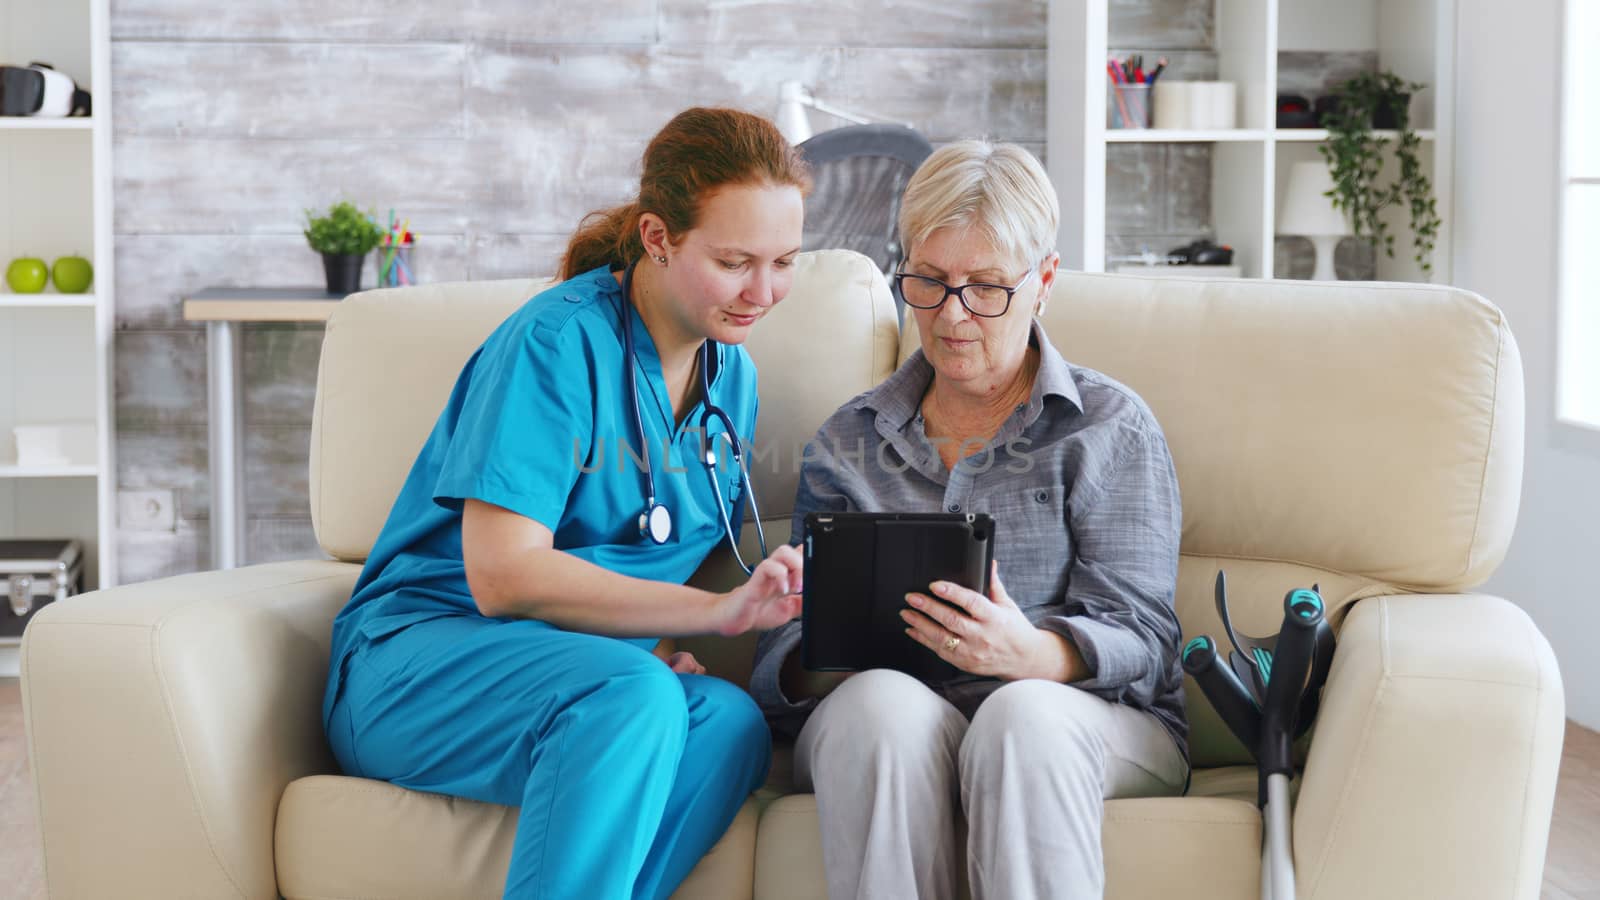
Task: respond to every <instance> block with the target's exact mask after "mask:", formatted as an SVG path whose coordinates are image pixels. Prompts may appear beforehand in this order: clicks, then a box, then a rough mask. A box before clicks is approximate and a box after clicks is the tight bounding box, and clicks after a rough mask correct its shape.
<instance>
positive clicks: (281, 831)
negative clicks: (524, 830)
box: [274, 775, 757, 900]
mask: <svg viewBox="0 0 1600 900" xmlns="http://www.w3.org/2000/svg"><path fill="white" fill-rule="evenodd" d="M756 815H757V813H756V804H755V802H754V801H750V802H747V803H746V804H745V806H744V808H743V809H741V810H740V811H739V813H738V815H737V816H735V817H734V820H733V824H732V825H731V826H729V828H728V831H727V833H726V834H724V835H723V836H722V840H720V841H718V842H717V844H716V846H714V847H712V848H711V851H710V852H709V853H707V854H706V855H705V856H704V857H702V858H701V860H700V862H699V864H697V865H696V866H695V868H694V871H692V872H690V873H689V878H688V879H687V880H686V881H685V882H684V883H683V885H682V886H680V887H679V889H678V890H677V891H676V892H675V893H674V894H673V897H677V898H694V900H749V898H750V887H751V883H752V881H753V879H754V877H755V874H754V871H753V870H752V858H753V856H754V854H755V840H756ZM516 826H517V811H516V809H515V808H513V807H509V806H499V805H496V804H493V803H479V802H477V801H474V800H461V799H458V798H454V797H447V796H444V795H442V794H428V793H423V792H421V791H410V790H406V789H405V788H401V787H396V786H394V785H392V784H389V783H387V782H383V781H370V780H368V779H365V778H347V777H344V776H337V775H317V776H312V777H309V778H301V779H299V780H297V781H294V782H292V783H290V785H289V787H288V789H287V790H285V791H284V793H283V799H282V800H281V801H280V802H279V804H278V823H277V841H276V845H275V848H274V854H275V856H276V861H277V867H278V890H279V892H280V893H282V895H283V896H284V898H285V900H330V898H357V897H382V898H385V900H406V898H415V900H439V898H441V897H449V898H452V900H471V898H475V897H482V898H485V900H489V898H498V897H500V895H501V892H502V891H503V890H504V887H505V876H506V868H507V867H508V866H509V865H510V863H511V845H512V841H513V839H514V838H515V836H516Z"/></svg>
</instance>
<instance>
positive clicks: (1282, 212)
mask: <svg viewBox="0 0 1600 900" xmlns="http://www.w3.org/2000/svg"><path fill="white" fill-rule="evenodd" d="M1331 190H1333V176H1332V175H1331V174H1330V173H1329V172H1328V164H1327V163H1326V162H1323V161H1321V160H1311V161H1309V162H1297V163H1295V164H1294V166H1293V167H1291V168H1290V169H1289V183H1288V185H1287V186H1286V187H1285V188H1284V191H1283V204H1282V205H1281V206H1280V207H1279V210H1278V233H1279V234H1303V235H1345V234H1349V233H1350V224H1349V223H1348V222H1346V221H1345V217H1344V213H1342V212H1340V211H1339V210H1337V209H1334V208H1333V199H1332V198H1331V197H1326V196H1324V194H1326V193H1327V192H1329V191H1331Z"/></svg>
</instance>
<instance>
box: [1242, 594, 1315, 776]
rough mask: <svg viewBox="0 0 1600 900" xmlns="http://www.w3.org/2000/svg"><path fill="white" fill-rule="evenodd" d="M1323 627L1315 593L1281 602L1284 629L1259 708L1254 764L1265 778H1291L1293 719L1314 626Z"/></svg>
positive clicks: (1312, 645) (1308, 662)
mask: <svg viewBox="0 0 1600 900" xmlns="http://www.w3.org/2000/svg"><path fill="white" fill-rule="evenodd" d="M1321 624H1322V598H1321V597H1320V596H1318V595H1317V593H1316V592H1315V591H1308V590H1304V589H1300V590H1293V591H1290V592H1289V593H1288V595H1287V596H1285V597H1284V598H1283V628H1281V629H1280V630H1279V631H1278V641H1277V644H1276V646H1274V647H1273V651H1272V670H1271V675H1270V676H1269V677H1268V679H1267V697H1266V702H1265V703H1264V704H1262V707H1261V750H1260V752H1259V754H1258V755H1257V757H1256V761H1257V762H1258V763H1260V765H1261V771H1262V772H1263V773H1265V774H1267V775H1274V774H1283V775H1288V776H1289V777H1291V778H1292V777H1294V763H1293V762H1292V760H1291V758H1290V757H1291V753H1290V747H1291V745H1292V744H1293V742H1294V727H1295V717H1296V716H1297V715H1298V713H1299V711H1300V698H1301V695H1302V694H1303V693H1304V692H1305V687H1306V676H1307V675H1308V674H1310V672H1311V660H1312V656H1313V655H1314V654H1315V652H1316V643H1317V626H1319V625H1321Z"/></svg>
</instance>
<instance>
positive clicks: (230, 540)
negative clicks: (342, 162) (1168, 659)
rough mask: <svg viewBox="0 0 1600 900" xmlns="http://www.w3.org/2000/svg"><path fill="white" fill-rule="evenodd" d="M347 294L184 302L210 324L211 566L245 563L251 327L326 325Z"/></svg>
mask: <svg viewBox="0 0 1600 900" xmlns="http://www.w3.org/2000/svg"><path fill="white" fill-rule="evenodd" d="M344 297H345V295H343V294H330V293H327V292H326V291H323V290H321V289H320V288H315V287H311V288H303V287H302V288H297V287H286V288H217V287H210V288H206V289H204V290H202V291H200V292H198V293H195V294H192V295H190V296H188V297H185V298H184V301H183V318H184V320H185V321H189V322H204V323H206V408H207V411H208V412H209V414H210V419H211V427H210V433H209V435H208V446H209V452H210V469H211V567H212V568H213V569H232V568H234V567H236V566H240V565H243V564H244V537H245V522H244V485H243V483H242V482H241V480H240V478H239V473H240V472H241V471H243V470H244V436H243V435H242V434H240V425H241V421H240V418H239V410H240V408H241V407H242V406H243V402H242V389H243V384H242V381H243V379H242V377H241V371H242V368H241V367H242V362H243V356H244V354H243V353H242V352H241V350H240V340H239V333H240V330H241V327H242V326H243V324H244V323H246V322H326V321H327V320H328V316H330V315H332V314H333V308H334V307H335V306H337V305H338V303H339V301H340V300H343V299H344Z"/></svg>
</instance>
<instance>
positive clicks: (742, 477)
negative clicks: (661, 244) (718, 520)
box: [619, 260, 767, 575]
mask: <svg viewBox="0 0 1600 900" xmlns="http://www.w3.org/2000/svg"><path fill="white" fill-rule="evenodd" d="M637 265H638V261H637V260H635V261H634V262H632V263H629V264H628V268H627V270H626V271H624V272H623V274H622V308H621V309H620V310H619V312H620V313H621V318H622V365H623V368H624V369H625V370H626V371H627V376H628V399H629V400H630V401H631V402H632V404H633V424H634V427H635V428H636V429H637V434H638V437H639V447H640V448H641V450H644V451H645V452H644V458H645V464H644V482H645V499H644V512H642V513H640V514H639V535H640V537H646V538H649V539H650V540H651V541H653V542H655V543H657V544H665V543H666V542H667V541H668V540H671V538H672V511H671V510H669V509H667V507H666V505H665V504H663V503H657V502H656V478H655V474H654V472H653V471H652V470H653V469H654V468H655V467H654V466H652V465H651V464H650V454H649V450H648V446H647V444H646V438H645V434H644V417H643V416H642V415H641V414H640V413H639V382H638V357H637V356H636V355H635V354H634V350H633V311H632V310H631V309H629V306H631V305H632V300H631V298H632V297H633V269H634V266H637ZM710 372H711V341H709V340H707V341H703V342H701V344H700V397H701V399H702V402H703V403H705V407H706V408H705V412H703V413H701V414H700V437H701V440H703V441H705V445H706V453H705V458H704V459H703V460H701V462H703V463H704V464H705V467H706V478H708V479H710V481H711V493H712V494H713V495H714V496H715V497H716V498H717V513H718V514H719V515H720V516H721V517H722V531H723V533H724V534H725V535H726V536H727V538H728V547H729V548H730V549H731V550H733V558H734V560H735V561H737V562H738V563H739V568H741V569H743V570H744V572H745V574H746V575H750V574H752V573H753V571H754V567H753V566H749V565H746V564H745V561H744V555H743V554H741V553H740V552H739V538H738V536H737V535H735V534H734V533H733V518H732V515H731V514H730V513H729V512H728V508H727V503H725V502H724V500H723V497H722V488H721V486H720V485H718V484H717V459H718V457H719V456H720V454H719V453H718V452H717V447H716V444H715V442H714V441H712V440H711V439H710V438H711V432H710V429H709V428H708V427H707V426H709V425H710V424H711V421H712V420H713V419H715V420H716V421H717V423H718V424H720V425H721V426H722V429H723V431H722V433H721V434H719V435H717V437H720V438H722V440H723V442H724V443H726V444H727V446H728V450H729V451H730V454H731V456H732V458H733V463H734V465H735V466H736V467H738V471H739V490H740V493H741V494H743V495H744V496H746V497H749V498H750V515H751V519H752V520H753V521H754V522H755V526H756V540H758V541H759V542H760V544H761V559H766V558H767V533H766V531H765V530H764V529H762V527H761V510H760V508H759V507H758V506H757V505H756V493H755V488H754V487H753V486H752V485H751V484H750V470H749V469H748V468H746V467H745V464H744V451H743V450H742V449H740V447H739V440H738V431H737V430H735V429H734V427H733V419H732V418H730V417H729V416H728V414H727V413H726V412H723V411H722V408H721V407H719V406H717V405H716V404H715V403H712V402H711V374H710ZM732 502H738V501H737V499H735V500H733V501H732ZM758 562H759V560H758Z"/></svg>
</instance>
